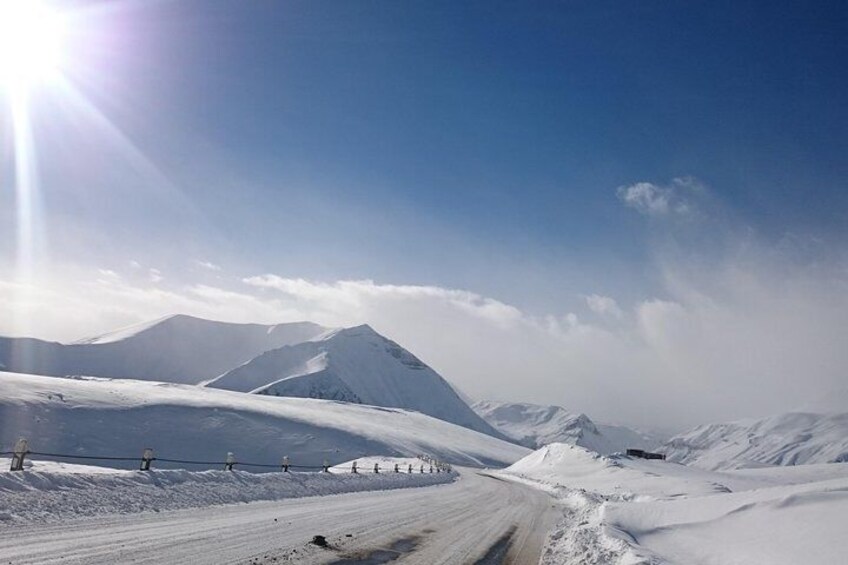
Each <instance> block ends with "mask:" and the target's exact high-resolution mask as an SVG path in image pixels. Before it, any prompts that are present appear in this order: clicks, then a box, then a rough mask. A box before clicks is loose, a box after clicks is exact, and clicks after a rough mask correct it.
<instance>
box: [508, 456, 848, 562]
mask: <svg viewBox="0 0 848 565" xmlns="http://www.w3.org/2000/svg"><path fill="white" fill-rule="evenodd" d="M498 475H499V476H501V477H502V478H508V479H510V480H515V481H519V482H523V483H525V484H531V485H535V486H537V487H538V488H541V489H543V490H545V491H547V492H549V493H551V494H552V495H553V496H554V497H555V498H556V499H557V500H558V501H559V502H560V504H561V506H562V509H563V517H562V519H561V521H560V522H559V524H558V525H557V526H556V528H555V529H554V531H553V532H552V533H551V534H550V536H549V539H548V543H547V547H546V549H545V552H544V554H543V558H542V563H544V564H551V565H552V564H554V563H562V562H575V563H585V564H589V565H601V564H619V565H634V564H652V565H655V564H661V563H670V564H679V565H684V564H685V565H690V564H705V565H706V564H740V565H741V564H754V565H756V564H760V563H762V564H763V565H765V564H769V565H780V564H783V563H786V564H790V563H791V564H795V563H839V562H842V561H843V560H844V556H845V555H848V539H846V538H845V536H844V530H845V525H846V522H845V516H846V515H848V465H842V464H819V465H804V466H800V467H776V468H768V469H751V470H742V471H724V472H711V471H705V470H703V469H697V468H692V467H686V466H684V465H679V464H675V463H671V462H663V461H645V460H640V459H630V458H627V457H623V456H613V457H604V456H600V455H597V454H594V453H591V452H588V451H586V450H584V449H582V448H580V447H575V446H571V445H565V444H552V445H549V446H546V447H544V448H542V449H539V450H537V451H535V452H533V453H532V454H530V455H529V456H527V457H525V458H524V459H522V460H520V461H518V462H516V463H515V464H514V465H512V466H510V467H508V468H507V469H505V470H504V471H503V472H501V473H499V474H498Z"/></svg>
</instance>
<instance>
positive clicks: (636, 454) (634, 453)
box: [627, 449, 665, 461]
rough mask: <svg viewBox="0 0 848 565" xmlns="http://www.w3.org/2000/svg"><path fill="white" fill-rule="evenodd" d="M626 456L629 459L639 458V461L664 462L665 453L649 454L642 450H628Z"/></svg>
mask: <svg viewBox="0 0 848 565" xmlns="http://www.w3.org/2000/svg"><path fill="white" fill-rule="evenodd" d="M627 455H628V456H629V457H639V458H641V459H660V460H662V461H665V453H651V452H650V451H645V450H644V449H628V450H627Z"/></svg>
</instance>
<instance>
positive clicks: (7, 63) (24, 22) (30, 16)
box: [0, 0, 64, 89]
mask: <svg viewBox="0 0 848 565" xmlns="http://www.w3.org/2000/svg"><path fill="white" fill-rule="evenodd" d="M63 35H64V26H63V22H62V17H61V15H60V13H59V12H58V11H56V10H55V9H52V8H51V7H50V5H49V4H47V3H46V2H41V1H39V0H0V87H6V88H11V89H17V88H24V89H25V88H28V87H30V86H32V85H33V84H34V83H37V82H40V81H43V80H49V79H51V78H52V77H53V76H55V74H56V73H58V72H59V70H60V67H61V64H62V40H63Z"/></svg>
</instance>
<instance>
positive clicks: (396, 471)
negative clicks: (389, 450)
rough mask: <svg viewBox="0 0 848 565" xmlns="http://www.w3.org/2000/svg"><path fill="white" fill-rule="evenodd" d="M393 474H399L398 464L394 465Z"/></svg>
mask: <svg viewBox="0 0 848 565" xmlns="http://www.w3.org/2000/svg"><path fill="white" fill-rule="evenodd" d="M395 473H400V471H399V470H398V464H397V463H395Z"/></svg>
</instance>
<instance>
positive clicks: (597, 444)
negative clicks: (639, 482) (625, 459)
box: [472, 400, 658, 454]
mask: <svg viewBox="0 0 848 565" xmlns="http://www.w3.org/2000/svg"><path fill="white" fill-rule="evenodd" d="M472 408H473V409H474V411H475V412H477V414H479V415H480V416H481V417H482V418H483V419H484V420H486V421H487V422H488V423H489V424H491V425H492V426H493V427H494V428H495V429H497V430H498V431H500V432H501V433H503V434H504V435H505V436H507V437H509V438H511V439H513V440H515V441H517V442H518V443H520V444H521V445H524V446H526V447H529V448H531V449H535V448H538V447H542V446H543V445H547V444H549V443H569V444H572V445H579V446H582V447H585V448H587V449H590V450H592V451H596V452H598V453H602V454H609V453H615V452H618V451H624V450H626V449H627V448H628V447H633V448H641V449H652V448H654V447H656V446H657V445H658V442H656V441H655V440H653V439H651V438H650V437H648V436H646V435H644V434H640V433H639V432H636V431H634V430H631V429H629V428H626V427H624V426H609V425H604V424H597V425H596V424H595V423H594V422H593V421H592V420H590V419H589V417H588V416H586V415H585V414H576V413H574V412H569V411H567V410H566V409H564V408H561V407H559V406H539V405H536V404H523V403H516V402H495V401H490V400H482V401H480V402H477V403H476V404H474V405H473V406H472Z"/></svg>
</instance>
